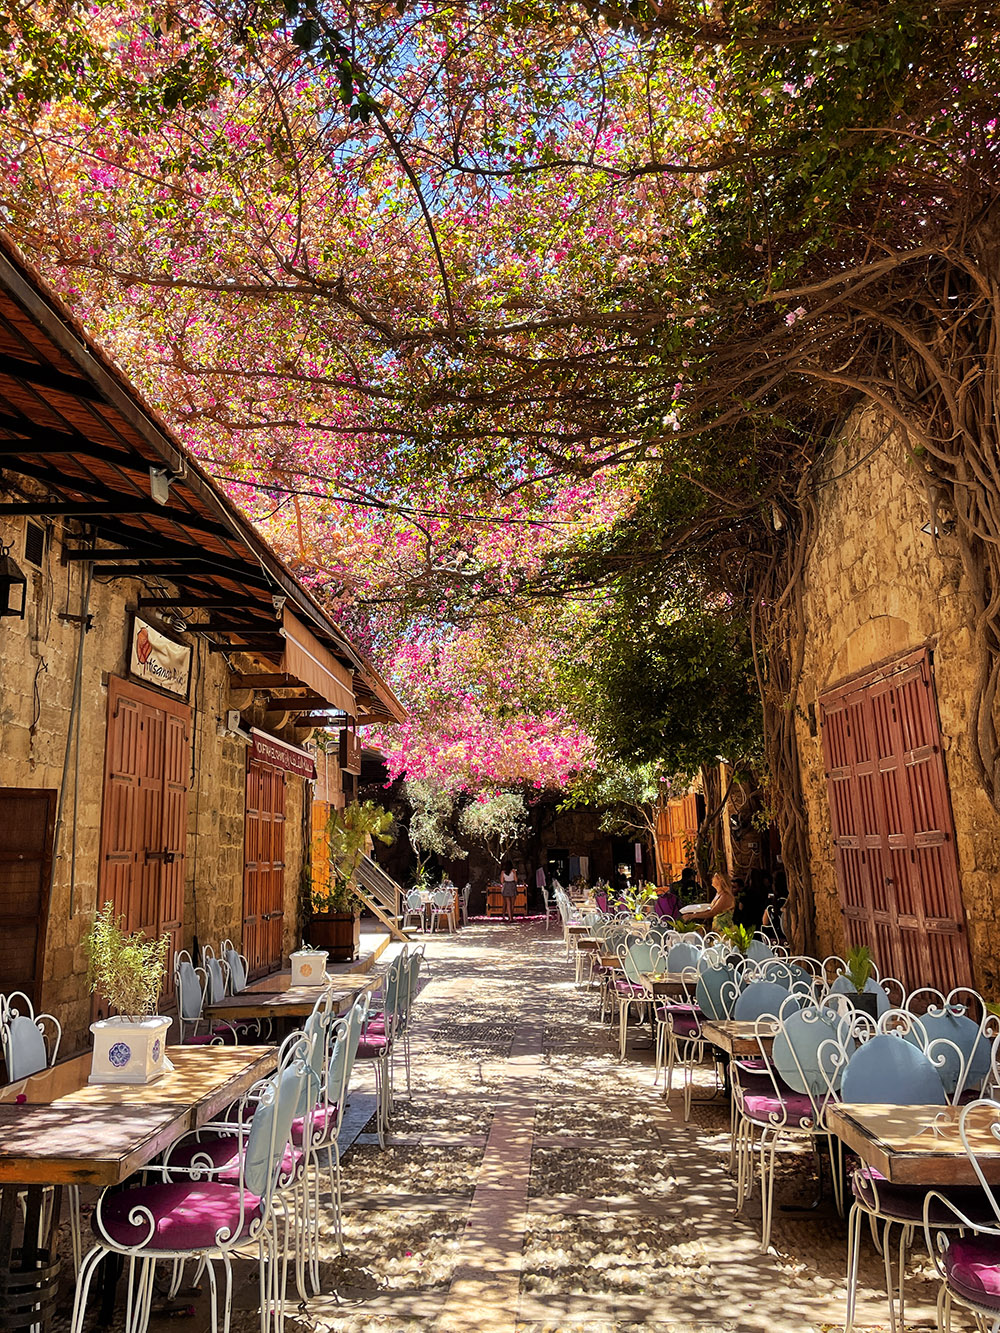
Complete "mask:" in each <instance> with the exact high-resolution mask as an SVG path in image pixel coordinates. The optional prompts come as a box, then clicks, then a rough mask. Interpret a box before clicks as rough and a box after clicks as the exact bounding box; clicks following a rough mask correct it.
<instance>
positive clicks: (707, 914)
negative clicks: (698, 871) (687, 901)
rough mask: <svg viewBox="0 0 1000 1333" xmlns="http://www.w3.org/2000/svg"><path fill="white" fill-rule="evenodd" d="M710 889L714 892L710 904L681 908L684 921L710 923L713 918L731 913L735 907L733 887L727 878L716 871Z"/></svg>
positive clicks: (697, 904)
mask: <svg viewBox="0 0 1000 1333" xmlns="http://www.w3.org/2000/svg"><path fill="white" fill-rule="evenodd" d="M712 888H713V889H714V890H715V897H714V898H713V899H712V901H711V902H710V903H692V905H691V906H690V907H682V908H681V916H682V917H683V918H684V920H685V921H706V922H712V921H713V920H714V918H715V917H717V916H724V915H725V914H726V913H727V912H732V910H733V908H734V907H735V906H736V899H735V897H734V896H733V886H732V884H730V882H729V876H728V875H726V874H723V872H722V871H721V870H717V871H716V872H715V874H714V875H713V876H712Z"/></svg>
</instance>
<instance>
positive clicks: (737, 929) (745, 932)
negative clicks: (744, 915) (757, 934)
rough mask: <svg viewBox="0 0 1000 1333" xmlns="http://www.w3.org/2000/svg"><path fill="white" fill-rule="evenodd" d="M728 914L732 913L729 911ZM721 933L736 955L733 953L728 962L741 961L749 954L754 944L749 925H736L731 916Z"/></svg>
mask: <svg viewBox="0 0 1000 1333" xmlns="http://www.w3.org/2000/svg"><path fill="white" fill-rule="evenodd" d="M726 915H730V914H729V913H727V914H726ZM719 933H720V934H721V936H722V938H723V939H724V940H725V941H726V943H727V944H728V945H729V946H730V948H731V949H732V950H733V953H734V954H735V955H736V956H735V958H734V957H733V955H732V954H731V955H730V956H729V957H728V958H727V959H726V962H727V963H732V962H734V961H735V962H739V961H740V959H743V958H745V957H746V956H747V952H748V951H749V948H750V945H751V944H753V931H752V930H751V929H750V927H749V926H737V925H734V924H733V922H732V919H731V917H730V921H729V924H728V925H725V926H723V928H722V930H721V931H720V932H719Z"/></svg>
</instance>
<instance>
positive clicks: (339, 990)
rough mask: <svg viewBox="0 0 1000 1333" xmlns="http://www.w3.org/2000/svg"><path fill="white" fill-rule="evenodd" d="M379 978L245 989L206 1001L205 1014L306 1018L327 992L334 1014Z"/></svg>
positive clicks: (342, 1009)
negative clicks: (355, 983)
mask: <svg viewBox="0 0 1000 1333" xmlns="http://www.w3.org/2000/svg"><path fill="white" fill-rule="evenodd" d="M380 980H381V978H380V977H368V978H367V979H366V981H365V984H364V985H360V986H350V987H344V986H341V984H340V982H339V980H338V981H334V982H333V983H332V984H331V985H330V986H329V987H324V986H289V987H288V989H287V990H279V991H250V990H245V991H241V992H240V993H239V995H227V996H226V998H225V999H224V1000H219V1001H217V1003H215V1004H206V1005H205V1014H206V1016H207V1017H209V1018H220V1019H229V1020H230V1021H235V1020H240V1019H247V1020H249V1019H253V1018H308V1017H309V1015H310V1014H311V1013H312V1011H313V1009H314V1008H315V1007H316V1001H317V1000H318V999H319V998H320V996H321V995H323V994H324V993H326V991H329V992H330V994H331V996H332V999H333V1011H334V1013H337V1014H342V1013H345V1012H346V1011H347V1010H348V1009H350V1008H351V1006H352V1005H353V1004H354V1001H355V1000H356V999H357V998H358V996H359V995H360V994H361V993H362V992H363V991H366V990H369V989H370V988H371V987H373V986H374V985H375V983H376V982H377V981H380ZM171 1049H172V1048H171ZM234 1049H236V1050H240V1049H243V1048H241V1047H236V1048H234Z"/></svg>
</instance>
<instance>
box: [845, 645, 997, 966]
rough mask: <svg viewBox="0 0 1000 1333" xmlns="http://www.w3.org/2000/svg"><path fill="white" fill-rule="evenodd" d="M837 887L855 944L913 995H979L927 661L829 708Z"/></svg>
mask: <svg viewBox="0 0 1000 1333" xmlns="http://www.w3.org/2000/svg"><path fill="white" fill-rule="evenodd" d="M820 705H821V718H822V732H823V751H824V757H825V762H826V770H827V789H828V792H829V797H830V813H831V821H832V825H833V835H834V847H835V859H836V870H837V887H838V891H839V893H840V898H841V906H842V909H843V912H844V918H845V933H846V935H847V941H848V944H849V945H852V944H867V945H869V946H870V948H871V950H872V953H873V954H874V956H875V960H876V962H877V964H878V966H879V968H880V970H881V971H882V972H883V973H889V974H892V975H894V976H897V977H898V978H899V979H900V981H902V982H903V984H904V985H905V986H907V987H915V986H919V985H933V986H939V987H941V988H942V989H944V990H946V991H947V990H949V989H950V988H951V987H952V986H958V985H971V982H972V976H971V969H970V966H969V954H968V942H967V938H966V933H965V914H964V909H963V904H962V896H961V884H960V880H959V874H958V859H957V856H956V852H955V838H954V827H953V823H952V813H951V801H950V799H949V796H948V786H947V778H946V774H945V768H944V754H943V751H942V746H941V732H940V726H939V723H938V715H937V702H936V699H935V696H934V680H933V675H932V671H931V663H930V657H929V655H928V653H927V652H926V651H921V652H918V653H915V654H910V655H908V656H907V657H905V658H902V659H901V660H900V661H899V662H896V663H893V664H892V665H891V666H890V667H886V668H884V669H882V670H880V671H878V672H874V673H871V674H870V675H868V676H866V677H864V678H862V679H861V680H859V681H854V682H852V683H851V684H850V685H847V686H843V687H841V688H840V689H838V690H834V691H831V692H830V693H829V694H827V695H824V696H823V698H822V699H821V700H820Z"/></svg>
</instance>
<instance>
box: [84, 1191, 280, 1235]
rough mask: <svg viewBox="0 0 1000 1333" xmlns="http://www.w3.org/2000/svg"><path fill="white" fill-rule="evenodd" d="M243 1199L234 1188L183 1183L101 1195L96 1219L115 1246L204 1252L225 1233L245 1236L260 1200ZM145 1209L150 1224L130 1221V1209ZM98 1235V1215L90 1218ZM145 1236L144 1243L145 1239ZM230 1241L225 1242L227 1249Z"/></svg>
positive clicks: (257, 1214) (249, 1196) (257, 1213)
mask: <svg viewBox="0 0 1000 1333" xmlns="http://www.w3.org/2000/svg"><path fill="white" fill-rule="evenodd" d="M240 1203H241V1195H240V1191H239V1189H238V1188H237V1187H236V1186H235V1185H228V1184H223V1183H222V1182H220V1181H214V1180H199V1181H185V1182H183V1183H175V1184H166V1185H142V1186H140V1188H139V1189H134V1190H122V1192H121V1193H120V1194H108V1195H105V1196H104V1206H103V1208H102V1210H101V1213H100V1220H101V1224H102V1226H103V1229H104V1231H105V1232H106V1233H107V1235H108V1236H110V1237H111V1239H112V1240H114V1241H117V1243H118V1244H119V1245H123V1246H133V1245H141V1246H142V1247H143V1248H144V1249H148V1250H202V1249H210V1248H212V1247H213V1246H214V1245H215V1244H216V1243H217V1242H216V1236H217V1235H218V1233H219V1232H220V1231H222V1230H223V1229H225V1230H226V1232H227V1233H230V1235H231V1239H232V1240H235V1239H238V1238H240V1237H246V1235H247V1234H248V1232H249V1230H250V1227H251V1226H252V1224H253V1223H255V1222H258V1221H259V1220H260V1210H261V1201H260V1199H258V1198H257V1197H256V1196H255V1195H253V1194H248V1193H245V1194H243V1195H242V1204H243V1216H242V1218H241V1217H240ZM137 1208H142V1209H146V1210H148V1212H149V1213H150V1215H151V1216H152V1223H153V1231H152V1234H151V1235H150V1221H149V1219H148V1218H143V1219H142V1220H141V1221H139V1222H138V1223H136V1222H134V1221H132V1220H131V1216H132V1215H133V1213H134V1210H135V1209H137ZM94 1229H95V1231H96V1232H97V1234H98V1235H100V1231H99V1230H98V1213H97V1211H96V1210H95V1213H94ZM147 1236H149V1239H148V1240H147V1239H146V1237H147ZM230 1243H231V1240H229V1239H227V1241H226V1244H227V1245H228V1244H230Z"/></svg>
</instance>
